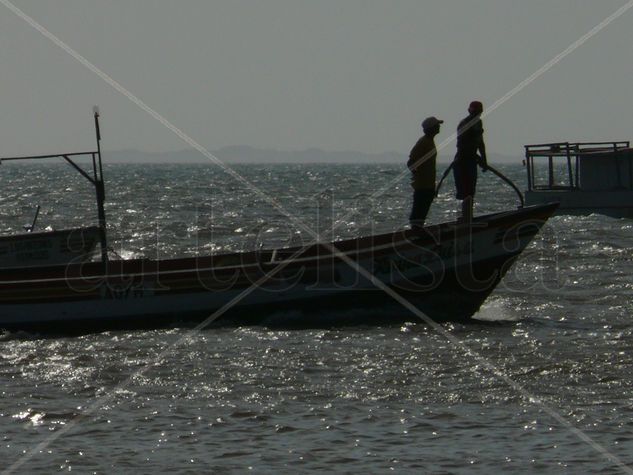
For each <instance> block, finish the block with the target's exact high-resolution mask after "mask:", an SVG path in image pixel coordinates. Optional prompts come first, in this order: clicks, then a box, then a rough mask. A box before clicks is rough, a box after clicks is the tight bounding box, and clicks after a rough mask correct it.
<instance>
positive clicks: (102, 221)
mask: <svg viewBox="0 0 633 475" xmlns="http://www.w3.org/2000/svg"><path fill="white" fill-rule="evenodd" d="M93 113H94V118H95V133H96V137H97V164H96V165H97V166H96V167H95V163H94V160H95V156H94V154H93V156H92V160H93V167H94V170H95V190H96V192H97V213H98V217H99V238H100V241H101V261H102V262H103V263H104V264H107V262H108V238H107V233H106V215H105V208H104V202H105V186H104V183H103V166H102V164H101V129H100V128H99V108H98V107H97V106H94V108H93ZM97 170H98V171H97Z"/></svg>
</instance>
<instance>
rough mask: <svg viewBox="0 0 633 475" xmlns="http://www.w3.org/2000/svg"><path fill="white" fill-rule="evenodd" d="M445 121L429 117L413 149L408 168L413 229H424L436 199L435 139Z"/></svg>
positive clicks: (410, 217) (425, 120)
mask: <svg viewBox="0 0 633 475" xmlns="http://www.w3.org/2000/svg"><path fill="white" fill-rule="evenodd" d="M443 123H444V121H443V120H439V119H438V118H437V117H427V118H426V119H424V121H423V122H422V130H423V132H424V135H423V136H422V137H421V138H420V139H419V140H418V141H417V143H416V144H415V145H414V146H413V148H412V149H411V153H410V154H409V160H408V161H407V166H408V167H409V170H411V186H412V187H413V207H412V208H411V215H410V216H409V222H410V223H411V227H412V228H415V227H422V226H424V221H425V220H426V215H427V214H428V213H429V208H430V207H431V203H432V202H433V198H434V197H435V162H436V159H437V149H436V148H435V142H434V138H435V136H436V135H437V134H439V133H440V125H441V124H443Z"/></svg>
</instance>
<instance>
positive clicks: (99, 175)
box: [0, 106, 108, 263]
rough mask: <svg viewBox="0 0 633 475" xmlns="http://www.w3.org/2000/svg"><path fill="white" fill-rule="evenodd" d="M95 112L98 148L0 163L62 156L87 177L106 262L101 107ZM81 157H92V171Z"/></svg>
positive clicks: (95, 109)
mask: <svg viewBox="0 0 633 475" xmlns="http://www.w3.org/2000/svg"><path fill="white" fill-rule="evenodd" d="M93 113H94V124H95V132H96V138H97V150H94V151H89V152H73V153H56V154H49V155H30V156H20V157H0V164H2V162H11V161H17V160H20V161H22V160H47V159H55V158H62V159H64V160H65V161H66V162H67V163H68V164H69V165H70V166H72V167H73V168H74V169H75V170H77V171H78V172H79V174H80V175H82V176H83V177H84V178H86V179H87V180H88V181H89V182H90V183H91V184H92V185H93V186H94V189H95V193H96V199H97V217H98V220H99V234H100V241H101V260H102V261H103V262H104V263H107V261H108V242H107V234H106V217H105V208H104V202H105V185H104V180H103V165H102V161H101V131H100V128H99V109H98V108H97V107H96V106H95V108H94V109H93ZM80 157H90V158H91V161H92V172H90V171H86V170H84V169H83V168H82V167H81V166H79V165H78V164H77V163H76V162H75V159H77V158H80Z"/></svg>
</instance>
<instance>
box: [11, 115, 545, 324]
mask: <svg viewBox="0 0 633 475" xmlns="http://www.w3.org/2000/svg"><path fill="white" fill-rule="evenodd" d="M95 126H96V130H97V143H98V144H99V139H100V136H99V123H98V113H95ZM88 154H89V155H91V156H92V164H93V167H92V168H93V170H92V172H93V173H92V175H90V174H88V173H86V172H85V171H83V169H81V168H80V167H78V166H77V165H76V164H75V163H74V162H73V161H72V157H71V155H72V154H65V155H61V156H62V157H63V158H64V159H66V160H67V161H69V163H71V165H73V166H74V167H75V168H77V169H78V170H79V171H80V172H81V173H82V174H83V175H84V176H86V177H87V178H88V179H89V180H90V181H91V182H92V183H93V184H94V186H95V190H96V196H97V210H98V216H99V226H98V228H99V236H100V245H101V261H99V262H83V263H73V264H67V265H58V266H39V267H30V268H9V269H0V328H2V329H5V330H11V331H15V330H27V331H37V332H40V331H53V332H56V333H74V332H84V331H92V330H105V329H120V328H144V327H150V328H154V327H160V326H164V325H173V324H182V323H190V322H206V323H211V322H213V323H226V322H233V323H274V322H271V321H270V320H266V319H267V318H268V317H269V316H270V315H271V314H277V315H279V312H280V311H284V310H300V312H294V313H292V312H291V313H292V314H293V315H294V317H293V318H291V319H290V320H292V321H290V320H284V321H282V322H280V323H282V324H284V325H301V326H306V325H308V326H312V325H332V324H341V323H346V321H345V316H344V315H343V316H341V312H344V311H345V309H354V310H355V311H356V312H357V311H358V310H359V309H360V310H361V312H365V311H367V314H369V313H370V311H372V310H375V309H376V308H380V307H381V306H383V305H388V304H389V303H390V302H393V295H391V296H390V295H388V293H393V292H395V294H397V296H400V297H403V298H405V299H407V301H408V302H411V303H412V304H414V305H415V306H416V307H417V308H418V309H419V310H421V311H422V312H424V314H425V315H427V316H428V317H430V318H433V319H435V320H437V321H446V320H459V321H465V320H468V319H469V318H470V317H471V316H472V315H473V314H474V313H475V312H476V311H477V310H478V309H479V307H480V305H481V304H482V302H483V301H484V300H485V299H486V297H487V296H488V295H489V294H490V292H492V290H493V289H494V288H495V286H496V285H497V284H498V283H499V281H500V279H501V278H502V277H503V275H504V274H505V273H506V271H507V270H508V268H509V267H510V266H511V265H512V263H513V262H514V261H515V260H516V259H517V257H518V256H519V255H520V254H521V252H522V251H523V249H524V248H525V247H526V246H527V244H528V243H529V242H530V240H531V239H532V238H533V237H534V236H535V235H536V233H537V232H538V231H539V229H540V228H541V226H542V225H543V224H544V223H545V221H547V219H548V218H549V217H550V215H551V214H552V213H553V212H554V210H555V209H556V207H557V205H556V204H548V205H541V206H533V207H526V208H521V209H517V210H512V211H505V212H501V213H496V214H490V215H486V216H480V217H477V218H475V219H474V220H473V221H472V222H451V223H443V224H439V225H435V226H428V227H425V228H422V229H413V230H401V231H396V232H392V233H386V234H381V235H375V236H368V237H361V238H357V239H349V240H344V241H338V242H333V243H314V244H310V245H306V246H302V247H290V248H284V249H271V250H258V251H253V252H245V253H231V254H220V255H212V256H201V257H195V258H181V259H164V260H148V259H132V260H110V259H109V257H108V253H107V240H106V232H105V231H106V229H105V212H104V208H103V201H104V196H105V192H104V185H103V175H102V172H101V153H100V149H99V148H98V149H97V151H96V152H88ZM46 157H53V156H46ZM23 158H24V157H23ZM27 158H33V157H27ZM37 158H42V157H37ZM13 159H17V158H15V157H14V158H13ZM372 279H376V280H375V281H373V280H372ZM377 284H379V285H378V286H379V287H381V286H385V288H388V293H387V292H385V291H384V289H382V290H381V289H379V288H377ZM395 294H394V295H395ZM328 309H334V310H336V312H335V313H336V315H338V317H337V319H336V321H332V320H331V319H329V318H328V317H327V315H331V312H329V311H327V310H328ZM356 314H358V313H356ZM373 314H374V315H375V312H374V313H373ZM382 316H383V317H385V318H383V319H382V321H388V322H396V321H402V320H406V319H411V318H415V317H412V316H411V315H410V313H409V312H408V311H406V310H405V309H403V308H402V307H399V309H398V311H396V312H393V309H391V310H386V311H384V312H383V313H382ZM361 321H362V322H363V323H368V322H369V320H368V319H367V318H365V319H362V320H361Z"/></svg>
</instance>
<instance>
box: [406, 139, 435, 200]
mask: <svg viewBox="0 0 633 475" xmlns="http://www.w3.org/2000/svg"><path fill="white" fill-rule="evenodd" d="M436 159H437V149H436V148H435V142H434V141H433V138H432V137H428V136H426V135H424V136H423V137H422V138H420V140H418V142H417V143H416V144H415V145H414V146H413V148H412V149H411V153H410V154H409V161H408V162H407V166H408V167H409V170H411V173H412V174H413V175H412V177H411V186H412V187H413V189H414V190H416V191H419V190H433V191H435V162H436ZM416 164H417V166H416Z"/></svg>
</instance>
